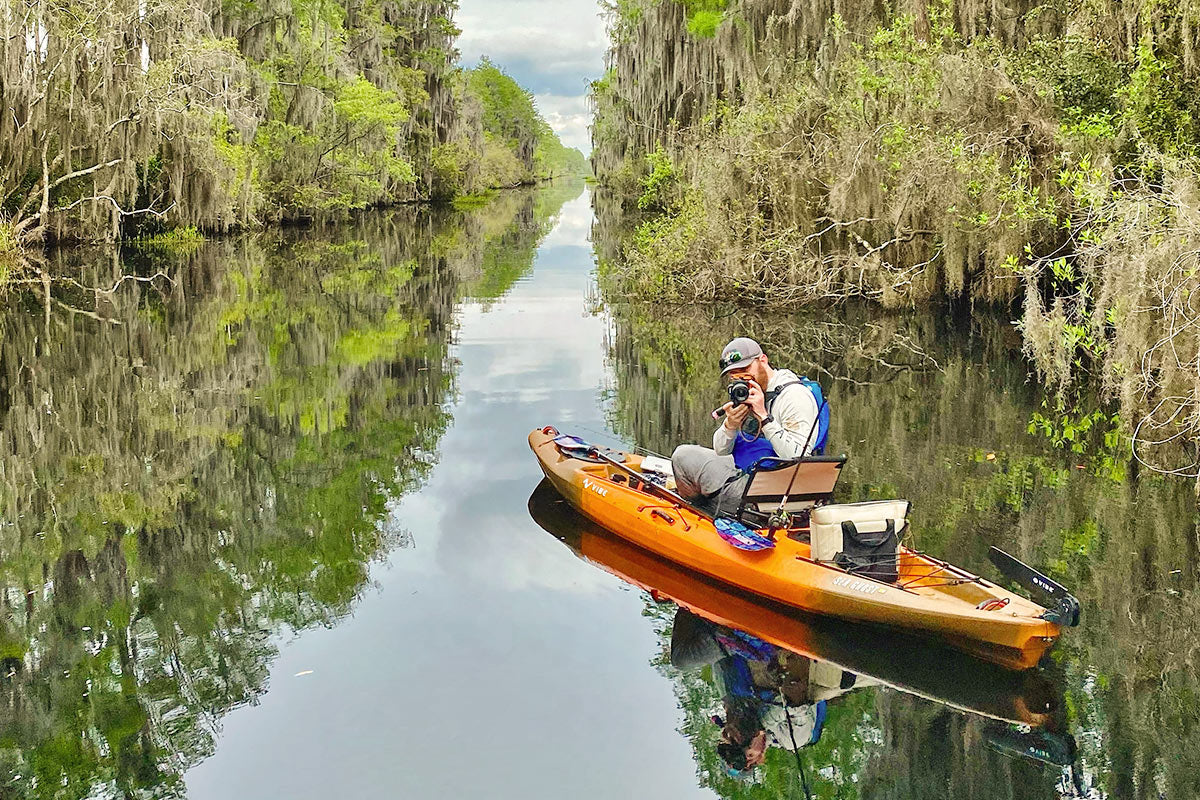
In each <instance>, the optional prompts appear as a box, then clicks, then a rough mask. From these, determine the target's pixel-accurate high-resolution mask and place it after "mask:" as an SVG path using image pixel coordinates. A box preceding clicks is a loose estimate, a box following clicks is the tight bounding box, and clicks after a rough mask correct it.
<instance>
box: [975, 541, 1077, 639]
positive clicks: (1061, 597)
mask: <svg viewBox="0 0 1200 800" xmlns="http://www.w3.org/2000/svg"><path fill="white" fill-rule="evenodd" d="M988 559H989V560H990V561H991V562H992V563H993V564H995V565H996V569H998V570H1000V572H1002V573H1003V574H1004V575H1005V576H1006V577H1008V578H1011V579H1013V580H1014V581H1016V582H1017V583H1019V584H1021V585H1022V586H1024V587H1025V588H1027V589H1032V590H1036V591H1039V592H1041V593H1042V594H1044V595H1046V596H1047V597H1049V598H1050V599H1051V600H1054V601H1055V603H1056V605H1055V607H1054V608H1052V609H1049V610H1048V611H1047V612H1046V614H1045V617H1046V619H1048V620H1050V621H1051V622H1054V623H1057V624H1059V625H1069V626H1071V627H1074V626H1076V625H1078V624H1079V601H1078V600H1076V599H1075V597H1074V596H1073V595H1072V594H1071V593H1070V592H1068V591H1067V588H1066V587H1065V586H1063V585H1062V584H1061V583H1059V582H1058V581H1056V580H1054V579H1053V578H1048V577H1046V576H1045V575H1043V574H1042V573H1040V572H1038V571H1037V570H1036V569H1034V568H1033V567H1031V566H1029V565H1028V564H1026V563H1025V562H1023V561H1020V560H1018V559H1016V558H1014V557H1012V556H1010V555H1009V554H1008V553H1006V552H1004V551H1003V550H1001V549H1000V548H998V547H991V548H989V549H988Z"/></svg>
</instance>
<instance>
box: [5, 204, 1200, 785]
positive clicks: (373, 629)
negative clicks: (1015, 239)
mask: <svg viewBox="0 0 1200 800" xmlns="http://www.w3.org/2000/svg"><path fill="white" fill-rule="evenodd" d="M597 207H598V208H599V209H600V212H601V213H600V221H599V224H597V225H595V226H593V210H592V198H590V197H589V195H588V194H586V193H584V192H583V188H582V186H560V187H552V188H550V189H544V190H540V191H538V192H527V193H509V194H505V195H503V196H501V197H500V198H499V199H498V200H497V201H495V202H494V203H492V204H491V205H489V206H487V207H485V208H483V209H480V210H477V211H471V212H462V213H459V212H449V211H447V212H437V213H432V214H431V213H428V212H424V211H420V210H415V209H402V210H398V211H395V212H390V213H384V214H375V215H370V216H368V217H366V218H364V219H362V220H359V221H357V222H355V223H354V224H351V225H345V226H340V227H337V228H333V229H329V230H308V231H288V232H280V233H274V234H271V235H269V236H265V237H263V236H260V237H252V238H244V239H236V240H228V241H222V242H215V243H207V244H205V245H203V246H201V247H199V248H197V249H196V250H195V251H194V252H189V253H184V254H179V253H165V252H155V251H142V252H129V253H126V254H124V258H125V263H126V265H127V268H131V269H137V270H139V272H140V273H141V274H144V275H149V274H153V273H154V272H156V271H162V272H164V273H166V274H168V275H169V276H170V277H171V282H167V281H165V280H163V279H161V278H160V279H157V280H156V281H154V282H151V283H133V282H127V283H126V284H125V285H123V286H122V288H121V289H120V290H119V291H118V292H116V293H115V294H113V295H112V296H111V297H109V296H100V297H98V298H97V297H93V296H92V295H90V294H83V293H80V294H78V295H69V294H66V295H63V296H62V300H63V301H64V302H65V303H66V304H68V305H71V306H73V307H75V308H76V309H77V310H82V311H86V312H87V315H84V314H77V313H71V312H69V311H66V310H64V307H63V306H56V307H55V308H54V309H52V312H51V314H50V317H49V319H46V318H45V317H44V316H43V314H42V313H41V310H40V308H39V307H38V306H37V305H36V304H35V303H32V302H30V303H29V306H28V307H20V308H12V309H10V310H9V312H8V313H7V314H6V315H5V316H4V317H3V326H4V327H3V332H2V337H3V338H2V339H0V381H2V383H0V387H2V389H3V391H0V410H2V411H3V413H4V426H3V434H4V435H3V439H2V440H0V491H2V493H3V494H2V495H0V496H2V498H3V504H4V505H3V525H4V527H3V528H2V529H0V546H2V547H3V557H2V561H0V569H2V570H3V573H2V574H3V581H4V583H5V587H6V588H5V592H4V593H3V595H0V597H2V599H3V604H4V605H3V628H2V630H0V658H3V666H4V669H5V677H4V680H3V683H2V685H0V689H2V693H0V697H2V698H3V701H4V703H5V711H6V713H5V714H4V715H3V717H2V718H0V737H2V738H0V759H2V762H0V764H2V769H3V771H4V776H5V780H4V787H5V788H4V790H3V795H4V796H14V797H97V796H98V797H107V796H112V797H126V796H129V797H133V796H170V795H180V796H188V797H193V798H207V797H222V798H223V797H254V798H257V797H264V798H265V797H290V798H306V797H312V798H317V797H320V798H325V797H330V796H345V797H364V798H366V797H389V798H390V797H429V796H434V797H513V798H518V797H519V798H531V797H546V798H550V797H560V796H562V795H564V794H566V795H573V796H578V797H628V796H634V797H640V796H653V797H669V798H676V797H691V796H700V797H713V796H722V797H763V798H793V797H803V796H804V788H803V787H804V786H805V785H807V787H808V789H809V791H810V792H811V794H812V796H814V797H817V796H820V797H827V798H828V797H872V798H926V797H931V798H932V797H989V798H991V797H995V798H1050V797H1058V796H1064V795H1065V796H1072V794H1081V795H1083V796H1092V797H1138V798H1141V797H1148V798H1149V797H1155V798H1157V797H1171V798H1176V797H1178V798H1188V797H1193V796H1200V785H1198V781H1200V777H1198V776H1200V746H1198V745H1197V744H1196V741H1197V737H1196V736H1195V734H1196V722H1195V718H1196V716H1195V701H1196V695H1197V687H1200V679H1198V677H1197V673H1196V670H1197V664H1196V654H1197V653H1200V630H1198V628H1197V622H1196V619H1197V618H1198V617H1197V614H1196V612H1197V611H1200V608H1198V606H1200V603H1198V602H1197V597H1198V595H1197V593H1196V584H1197V575H1196V569H1195V563H1196V557H1195V556H1196V548H1197V519H1196V510H1195V503H1194V498H1193V496H1192V493H1191V487H1189V486H1186V485H1180V484H1174V483H1170V482H1166V481H1162V480H1160V479H1157V478H1155V477H1154V476H1150V475H1141V474H1138V473H1137V472H1136V470H1135V469H1132V468H1131V467H1130V465H1128V464H1127V463H1126V462H1125V460H1124V459H1123V458H1122V456H1121V453H1122V451H1121V449H1120V445H1119V443H1115V441H1114V440H1113V437H1108V438H1106V437H1105V435H1104V434H1105V432H1106V431H1107V429H1108V428H1110V427H1111V426H1112V425H1111V421H1110V420H1109V419H1108V418H1107V417H1105V416H1104V415H1102V414H1100V413H1099V412H1090V411H1089V412H1071V413H1069V414H1063V413H1060V412H1057V411H1056V410H1055V407H1054V403H1053V399H1052V398H1050V399H1048V398H1044V397H1042V396H1041V395H1039V394H1038V393H1037V392H1036V390H1035V389H1034V388H1033V387H1031V386H1030V385H1029V384H1028V383H1027V382H1026V376H1025V367H1024V365H1023V363H1022V362H1021V360H1020V358H1019V353H1018V352H1017V351H1015V350H1014V342H1013V337H1012V336H1011V335H1010V333H1009V326H1008V325H1007V323H1006V321H1005V320H1003V319H1000V318H998V319H996V320H994V321H991V320H984V321H982V322H979V321H977V322H975V323H967V322H965V321H963V320H958V319H956V318H955V317H954V315H953V314H941V313H939V314H936V315H934V314H928V313H926V314H909V315H884V314H881V313H879V312H877V311H872V310H870V309H858V308H853V307H851V308H843V309H839V310H837V311H836V312H831V313H828V314H809V315H806V316H805V317H803V318H778V319H776V318H762V317H754V318H750V317H747V316H745V315H744V314H736V313H735V314H730V313H728V312H729V311H730V310H723V309H716V310H703V309H671V310H669V313H667V310H664V309H648V308H639V307H628V306H624V305H622V304H620V303H619V302H617V301H618V300H619V298H614V297H603V296H602V295H601V294H600V293H599V292H598V290H597V289H596V288H595V283H594V281H595V278H594V271H595V259H596V257H600V258H606V257H610V256H611V255H612V253H613V250H614V247H615V242H616V241H617V236H618V234H617V233H614V231H616V230H618V229H619V227H620V224H621V223H620V220H619V218H618V217H617V216H616V215H615V214H614V213H613V212H612V211H611V210H608V209H606V208H605V205H604V203H603V198H601V199H600V202H598V203H597ZM592 238H594V239H595V241H594V242H593V241H591V239H592ZM62 258H64V259H70V260H72V262H73V263H72V266H74V267H76V268H78V270H79V271H80V273H81V275H82V276H83V279H84V281H85V282H87V283H89V284H91V285H108V284H111V283H112V281H113V280H114V275H115V274H116V273H115V270H116V269H117V268H118V267H117V266H116V261H115V259H114V258H113V256H112V254H101V253H86V252H78V253H71V254H64V255H63V256H62ZM96 317H100V318H102V319H104V320H108V321H98V320H97V319H96ZM733 331H737V332H742V331H746V332H749V333H751V334H753V335H756V336H758V337H760V338H761V339H762V340H763V341H764V342H769V343H770V347H771V352H772V353H778V354H779V357H778V359H773V360H777V361H782V362H783V363H786V364H788V365H792V366H795V367H796V368H797V369H799V370H803V371H809V372H810V374H819V375H821V376H822V381H823V383H827V384H828V385H829V387H830V389H829V394H830V397H831V402H832V403H833V407H834V429H833V433H834V437H835V439H834V441H835V442H836V443H838V444H837V446H838V447H839V448H840V449H845V450H847V451H848V452H850V454H851V462H850V466H848V468H847V471H846V475H845V479H844V482H843V486H842V489H841V491H842V492H843V493H844V498H845V499H847V500H858V499H866V498H870V497H880V496H906V497H909V498H911V499H912V500H913V501H914V504H915V509H916V510H915V517H914V528H915V529H916V530H917V531H918V532H919V536H920V537H921V541H920V544H921V545H923V546H925V547H927V548H929V549H931V550H934V551H935V552H938V553H940V554H944V555H946V556H949V557H950V558H952V559H953V560H955V561H956V562H959V563H962V564H964V565H966V566H969V567H973V568H975V569H978V570H981V571H985V570H987V569H988V567H987V566H986V558H985V555H984V554H985V553H986V550H987V546H988V545H989V544H993V543H994V544H1001V545H1003V546H1005V548H1006V549H1008V550H1010V551H1013V552H1016V553H1018V554H1019V555H1022V556H1023V557H1025V558H1027V559H1028V560H1030V561H1032V562H1034V563H1037V564H1039V565H1041V566H1044V567H1046V568H1047V569H1049V570H1050V571H1051V572H1052V573H1053V574H1055V575H1056V576H1057V577H1059V578H1061V579H1062V580H1063V581H1065V582H1067V583H1068V584H1069V585H1071V586H1072V587H1074V588H1075V589H1076V590H1077V593H1078V594H1079V596H1080V598H1081V600H1082V601H1083V602H1084V623H1083V627H1082V628H1080V629H1078V630H1076V631H1072V632H1071V633H1070V634H1068V636H1067V637H1066V638H1065V640H1064V641H1063V642H1062V643H1061V644H1060V646H1059V647H1058V648H1057V649H1056V650H1055V651H1054V654H1055V658H1054V660H1053V661H1052V662H1051V663H1048V664H1047V665H1046V666H1045V667H1044V668H1043V669H1041V670H1038V671H1036V672H1030V673H1026V674H1023V675H1014V674H1012V673H1007V672H1005V671H1003V670H999V669H997V668H995V667H989V666H988V665H985V664H981V663H979V662H975V661H973V660H971V659H968V658H965V657H963V656H960V655H958V654H955V653H953V652H952V651H945V650H941V649H939V648H936V647H932V646H929V645H927V644H923V643H921V642H917V641H912V640H906V639H904V638H903V637H889V636H884V635H882V634H878V633H875V632H864V631H860V630H856V629H853V628H848V627H846V626H841V625H832V626H831V625H830V624H829V623H828V622H827V621H824V622H823V621H820V620H803V619H799V618H797V617H795V615H788V614H781V613H779V610H777V609H767V608H762V607H758V606H755V605H753V604H749V603H747V600H746V599H745V598H743V597H740V596H738V595H736V594H729V593H723V592H722V591H720V590H719V588H715V587H712V586H709V585H705V584H698V583H697V582H696V581H695V580H694V579H691V578H689V577H688V576H686V575H681V574H679V573H676V572H673V571H671V570H664V568H662V566H661V565H656V564H654V563H653V562H649V563H648V562H647V561H646V559H645V558H644V557H643V556H640V555H639V554H638V553H637V551H633V552H630V551H628V550H627V549H622V548H621V546H620V544H619V542H616V541H614V540H612V539H611V538H610V537H605V536H603V535H601V534H599V533H597V532H595V531H593V530H591V529H590V528H589V527H588V526H587V525H586V524H584V523H583V522H582V521H581V520H579V519H578V518H577V517H574V516H572V515H571V514H570V513H568V511H567V510H566V509H564V508H562V507H561V505H562V504H561V503H556V501H555V498H554V497H553V496H552V495H549V496H548V495H547V493H546V492H545V489H544V487H542V488H540V489H539V488H538V486H539V478H540V473H539V471H538V469H537V466H536V464H535V462H534V459H533V458H532V456H531V454H530V453H529V452H528V448H527V446H526V444H525V436H526V434H527V433H528V431H529V430H530V429H532V428H534V427H540V426H541V425H544V424H547V423H554V424H556V425H558V426H559V427H560V428H562V429H564V430H571V431H573V432H577V433H579V434H581V435H584V436H586V437H588V438H592V439H595V440H598V441H603V442H605V443H610V444H617V443H619V442H625V443H636V444H638V445H640V446H644V447H649V448H652V449H655V450H659V451H669V449H670V447H671V446H672V445H673V443H675V442H677V441H681V440H687V439H690V440H704V439H706V438H707V436H708V433H709V429H708V426H709V425H710V422H709V421H708V420H707V419H706V414H707V409H708V408H709V407H711V406H712V405H713V404H714V397H715V396H716V394H717V393H718V392H719V390H720V389H719V386H718V384H717V383H716V379H715V377H714V376H713V375H712V374H711V372H712V370H710V369H709V363H708V362H709V361H710V360H711V355H712V353H713V352H717V351H719V347H720V345H721V344H722V343H723V341H724V340H725V339H727V338H728V337H729V336H730V335H731V332H733ZM1085 420H1087V421H1086V422H1085ZM581 556H582V557H581ZM614 573H615V574H614ZM619 576H620V577H619ZM622 577H623V578H625V579H626V580H630V581H634V582H637V583H639V584H641V585H643V586H653V587H655V588H657V589H660V590H661V591H662V594H658V593H656V594H658V597H659V599H660V600H662V599H663V598H664V595H665V596H666V597H674V598H676V599H678V600H680V601H681V602H684V603H686V604H687V605H689V606H690V607H692V608H695V609H697V610H698V611H700V612H701V615H702V616H701V617H700V618H697V617H692V616H689V615H687V614H681V612H679V611H678V609H677V607H676V606H675V605H674V604H673V603H670V602H665V601H664V602H659V601H656V600H655V599H653V598H652V597H651V596H650V595H649V594H648V593H646V592H644V591H642V590H641V589H638V588H634V587H633V586H631V585H630V583H627V582H626V580H623V579H622ZM706 611H707V612H709V616H712V617H717V618H720V621H722V622H724V623H726V624H727V625H726V626H715V625H712V624H710V623H709V622H707V621H704V620H703V615H704V614H705V612H706ZM736 629H740V630H741V631H743V632H742V633H738V632H737V631H736ZM689 631H690V632H692V633H693V634H696V632H697V631H699V633H698V634H696V635H697V636H699V639H703V640H705V641H710V640H711V641H720V642H722V643H723V646H725V647H727V648H728V647H730V646H736V647H745V648H747V649H746V650H745V652H744V653H742V655H743V656H745V658H746V659H747V661H748V662H754V664H755V669H756V670H759V671H761V670H762V669H763V668H764V667H763V665H770V664H778V665H781V666H780V667H778V668H772V669H774V672H772V673H771V676H772V677H768V678H766V679H761V680H759V682H760V683H763V684H764V685H766V684H770V685H772V686H775V684H774V683H772V681H773V680H774V681H775V682H776V683H778V684H779V685H780V686H782V683H783V681H782V680H781V679H780V680H776V679H777V678H778V676H779V674H780V670H782V673H783V674H784V675H785V676H789V679H790V680H791V683H790V684H789V686H790V688H789V689H788V691H792V692H793V693H795V692H800V693H805V692H807V695H806V696H805V697H804V698H803V699H804V700H805V701H806V702H805V703H802V704H801V705H802V706H805V707H807V706H809V705H812V704H813V702H815V701H816V699H817V698H818V697H820V698H821V699H824V700H825V712H824V714H825V715H824V718H823V723H822V728H821V731H822V732H821V735H820V736H819V737H816V741H815V742H814V743H813V744H812V745H811V746H806V747H802V748H800V750H799V756H800V757H799V759H798V758H797V756H796V754H795V753H793V752H792V751H791V750H790V749H789V748H786V747H782V746H778V745H773V746H770V747H768V749H767V751H766V760H765V763H764V764H763V765H762V766H761V767H759V768H758V769H757V770H756V771H755V772H754V774H753V775H751V776H749V777H748V778H747V777H742V778H736V777H731V776H730V775H728V774H727V771H726V769H725V765H724V763H723V762H722V761H721V759H720V758H718V756H717V754H716V748H717V744H718V741H719V735H720V733H721V731H720V729H719V728H718V727H717V726H716V725H715V724H713V723H712V722H711V721H709V717H710V716H711V715H712V714H714V713H717V714H726V715H728V710H729V706H728V703H727V702H726V701H727V697H726V695H727V692H726V691H723V690H719V689H718V681H717V680H716V678H715V677H714V669H713V663H714V662H715V661H719V660H720V658H721V657H728V656H729V653H728V652H725V653H722V654H720V655H719V656H718V657H715V658H713V657H705V658H694V657H693V658H685V657H684V656H683V653H684V651H685V649H687V647H686V645H687V641H685V638H686V637H685V633H687V632H689ZM693 649H694V648H693ZM709 649H710V650H711V648H709ZM689 652H690V651H689ZM798 676H800V677H798ZM759 678H761V676H759ZM756 680H757V679H756ZM797 681H799V682H800V683H802V684H803V686H802V687H799V688H798V687H797ZM782 691H783V689H782V688H781V689H780V692H782ZM1071 742H1075V744H1076V750H1077V752H1071V751H1070V743H1071ZM1021 751H1024V752H1025V755H1022V754H1021ZM1031 753H1032V754H1033V755H1034V756H1036V758H1030V757H1028V756H1029V755H1030V754H1031ZM1067 765H1070V766H1067ZM801 773H803V777H801Z"/></svg>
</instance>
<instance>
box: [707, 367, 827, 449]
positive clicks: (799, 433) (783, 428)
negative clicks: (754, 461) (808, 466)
mask: <svg viewBox="0 0 1200 800" xmlns="http://www.w3.org/2000/svg"><path fill="white" fill-rule="evenodd" d="M796 380H799V378H798V377H797V376H796V373H794V372H792V371H791V370H790V369H777V370H775V374H774V375H772V376H771V380H770V382H768V383H767V391H768V392H771V391H774V390H775V389H777V388H779V387H780V386H782V385H783V384H785V383H791V382H793V381H796ZM819 411H820V409H818V408H817V400H816V398H815V397H813V393H812V392H811V391H809V389H808V387H807V386H805V385H804V384H796V385H795V386H789V387H788V388H787V389H784V390H783V391H782V392H780V393H779V395H778V396H777V397H776V398H775V403H774V404H773V405H771V406H768V408H767V413H768V414H770V415H771V416H772V417H774V419H773V420H772V421H771V422H768V423H767V424H766V425H764V426H763V429H762V435H763V436H765V437H767V441H769V442H770V443H771V447H773V448H775V455H777V456H779V457H780V458H799V457H800V456H806V455H809V454H810V453H812V446H813V442H815V441H816V438H817V430H816V426H815V425H814V422H815V421H816V419H817V414H818V412H819ZM810 434H811V436H810ZM736 438H737V431H731V430H729V429H728V428H726V427H725V424H724V423H722V424H721V425H719V426H717V430H716V431H715V432H714V433H713V450H715V451H716V453H717V455H721V456H727V455H729V454H731V453H732V452H733V443H734V440H735V439H736ZM806 443H807V446H805V445H806Z"/></svg>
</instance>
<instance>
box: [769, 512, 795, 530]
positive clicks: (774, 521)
mask: <svg viewBox="0 0 1200 800" xmlns="http://www.w3.org/2000/svg"><path fill="white" fill-rule="evenodd" d="M767 527H768V528H770V529H771V530H777V529H781V528H782V529H784V530H786V529H788V528H791V527H792V514H791V512H788V511H776V512H774V513H772V514H771V516H769V517H767Z"/></svg>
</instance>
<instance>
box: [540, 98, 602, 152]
mask: <svg viewBox="0 0 1200 800" xmlns="http://www.w3.org/2000/svg"><path fill="white" fill-rule="evenodd" d="M533 102H534V103H536V104H537V107H538V111H540V112H541V114H542V116H543V117H544V118H545V120H546V122H548V123H550V127H551V128H554V132H555V133H557V134H558V138H559V139H562V143H563V144H565V145H566V146H567V147H578V148H579V149H580V150H582V151H583V152H585V153H589V152H591V150H592V140H591V137H590V135H589V134H588V125H589V124H590V123H591V121H592V114H591V112H590V111H589V110H588V104H587V97H586V96H585V95H582V94H579V95H575V96H573V97H564V96H563V95H560V94H539V95H536V96H535V97H534V98H533Z"/></svg>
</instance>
